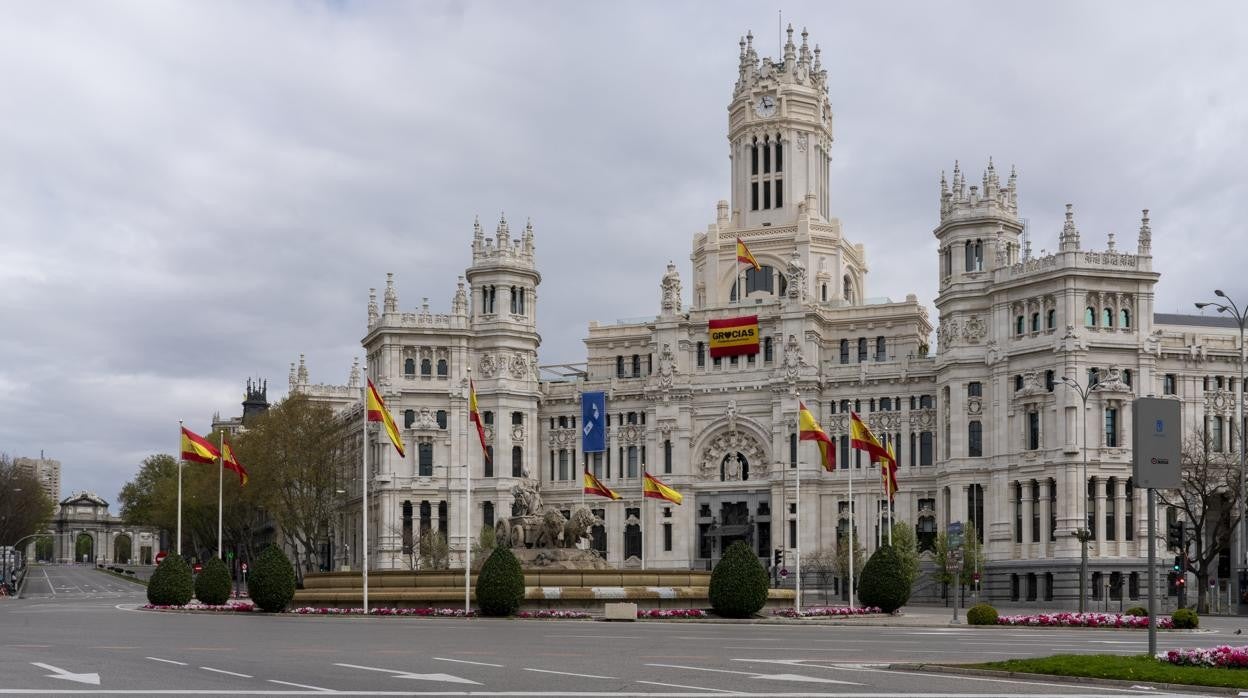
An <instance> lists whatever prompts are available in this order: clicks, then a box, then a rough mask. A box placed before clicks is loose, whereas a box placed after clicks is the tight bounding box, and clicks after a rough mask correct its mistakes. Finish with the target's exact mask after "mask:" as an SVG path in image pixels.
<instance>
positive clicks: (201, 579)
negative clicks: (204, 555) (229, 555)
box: [195, 557, 230, 606]
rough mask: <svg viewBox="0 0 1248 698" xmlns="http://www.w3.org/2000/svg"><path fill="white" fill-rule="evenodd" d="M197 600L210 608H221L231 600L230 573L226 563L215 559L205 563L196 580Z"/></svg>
mask: <svg viewBox="0 0 1248 698" xmlns="http://www.w3.org/2000/svg"><path fill="white" fill-rule="evenodd" d="M195 598H197V599H199V602H200V603H206V604H208V605H210V606H220V605H221V604H223V603H225V602H226V601H229V600H230V571H229V570H227V569H226V568H225V563H224V562H221V561H220V560H218V559H217V558H215V557H214V558H212V559H210V560H208V562H205V563H204V568H203V569H202V570H200V571H199V576H197V577H196V578H195Z"/></svg>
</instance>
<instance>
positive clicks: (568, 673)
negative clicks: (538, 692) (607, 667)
mask: <svg viewBox="0 0 1248 698" xmlns="http://www.w3.org/2000/svg"><path fill="white" fill-rule="evenodd" d="M524 671H536V672H540V673H543V674H560V675H562V676H579V677H581V678H583V679H614V678H615V677H614V676H598V675H597V674H576V673H573V672H571V671H554V670H552V669H532V668H529V667H525V668H524Z"/></svg>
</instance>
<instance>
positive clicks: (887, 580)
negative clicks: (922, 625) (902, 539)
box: [858, 545, 910, 613]
mask: <svg viewBox="0 0 1248 698" xmlns="http://www.w3.org/2000/svg"><path fill="white" fill-rule="evenodd" d="M858 598H859V599H860V600H861V601H862V605H864V606H879V607H880V610H881V611H883V612H885V613H892V612H893V611H896V610H897V609H899V608H901V607H902V606H904V605H905V604H906V602H907V601H909V600H910V577H909V573H908V572H907V571H906V569H905V568H904V566H903V562H902V559H901V556H899V555H898V554H897V551H896V550H894V549H893V546H891V545H881V546H880V547H879V548H877V549H876V551H875V553H874V554H872V555H871V558H870V559H869V560H867V564H866V566H865V567H863V568H862V581H861V583H860V586H859V587H858Z"/></svg>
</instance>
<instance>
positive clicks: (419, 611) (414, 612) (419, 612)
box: [288, 606, 477, 618]
mask: <svg viewBox="0 0 1248 698" xmlns="http://www.w3.org/2000/svg"><path fill="white" fill-rule="evenodd" d="M288 613H294V614H296V615H300V616H362V615H364V609H363V608H323V607H315V606H302V607H300V608H292V609H290V611H288ZM368 615H370V616H417V617H422V618H423V617H439V618H465V617H469V616H475V615H477V612H476V611H464V609H462V608H370V609H368Z"/></svg>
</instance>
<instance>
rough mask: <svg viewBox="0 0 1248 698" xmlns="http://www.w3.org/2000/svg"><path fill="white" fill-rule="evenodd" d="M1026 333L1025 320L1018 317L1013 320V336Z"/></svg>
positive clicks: (1020, 316)
mask: <svg viewBox="0 0 1248 698" xmlns="http://www.w3.org/2000/svg"><path fill="white" fill-rule="evenodd" d="M1026 331H1027V318H1025V317H1023V316H1022V315H1019V316H1018V317H1016V318H1014V334H1018V335H1021V334H1022V333H1024V332H1026Z"/></svg>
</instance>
